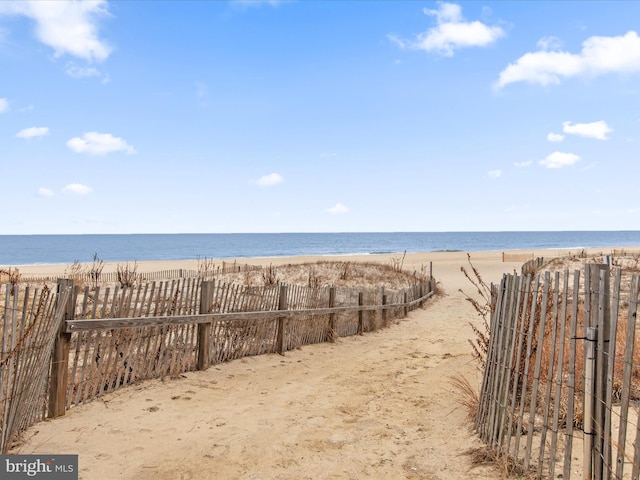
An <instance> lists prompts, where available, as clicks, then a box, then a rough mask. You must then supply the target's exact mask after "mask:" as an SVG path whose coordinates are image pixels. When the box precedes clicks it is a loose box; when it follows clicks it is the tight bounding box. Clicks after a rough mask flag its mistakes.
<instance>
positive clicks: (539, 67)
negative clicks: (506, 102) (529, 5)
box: [495, 31, 640, 88]
mask: <svg viewBox="0 0 640 480" xmlns="http://www.w3.org/2000/svg"><path fill="white" fill-rule="evenodd" d="M538 43H539V46H540V42H538ZM542 46H544V47H546V46H548V45H547V44H544V45H542ZM637 71H640V37H638V34H637V33H636V32H634V31H629V32H627V33H626V34H625V35H622V36H617V37H598V36H594V37H589V38H588V39H586V40H585V41H584V42H583V43H582V51H581V52H580V53H577V54H574V53H569V52H562V51H546V50H539V51H537V52H529V53H525V54H524V55H523V56H522V57H520V58H519V59H518V60H516V62H515V63H511V64H509V66H508V67H507V68H505V69H504V70H503V71H502V72H500V77H499V79H498V81H497V82H496V85H495V86H496V87H497V88H502V87H504V86H505V85H508V84H510V83H515V82H529V83H537V84H540V85H549V84H559V83H560V80H561V79H562V78H569V77H575V76H579V75H591V76H596V75H604V74H607V73H626V72H637Z"/></svg>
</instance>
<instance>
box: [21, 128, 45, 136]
mask: <svg viewBox="0 0 640 480" xmlns="http://www.w3.org/2000/svg"><path fill="white" fill-rule="evenodd" d="M45 135H49V128H48V127H30V128H24V129H22V130H20V131H19V132H18V133H16V137H18V138H34V137H43V136H45Z"/></svg>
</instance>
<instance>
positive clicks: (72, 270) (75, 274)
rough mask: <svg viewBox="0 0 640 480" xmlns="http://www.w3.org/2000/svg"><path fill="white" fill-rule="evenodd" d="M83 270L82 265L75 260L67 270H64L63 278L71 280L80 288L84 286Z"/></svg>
mask: <svg viewBox="0 0 640 480" xmlns="http://www.w3.org/2000/svg"><path fill="white" fill-rule="evenodd" d="M84 270H85V269H84V267H83V266H82V264H81V263H80V262H79V261H78V260H75V261H74V262H73V263H72V264H71V265H69V267H68V268H65V270H64V276H65V278H70V279H71V280H73V284H74V285H78V286H82V285H84V275H85V274H84Z"/></svg>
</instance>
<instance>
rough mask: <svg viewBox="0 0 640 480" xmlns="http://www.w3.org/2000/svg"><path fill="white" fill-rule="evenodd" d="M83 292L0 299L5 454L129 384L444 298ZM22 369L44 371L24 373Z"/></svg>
mask: <svg viewBox="0 0 640 480" xmlns="http://www.w3.org/2000/svg"><path fill="white" fill-rule="evenodd" d="M233 268H237V265H236V266H234V267H233ZM73 283H74V282H73V281H72V280H71V279H65V280H59V281H58V286H57V289H52V288H50V287H44V289H35V290H34V289H33V288H31V287H29V286H26V287H22V288H21V287H20V286H19V285H15V286H12V287H10V286H7V291H6V293H5V295H4V297H3V296H2V295H0V300H4V308H2V309H0V320H2V321H3V322H4V323H3V324H2V332H0V338H2V339H3V340H2V351H1V352H0V354H1V355H2V357H0V361H2V363H1V364H0V366H1V367H2V368H0V393H1V394H2V397H0V400H1V403H0V414H2V413H3V412H5V414H4V415H3V416H2V417H1V418H0V421H1V423H0V427H1V428H2V430H1V432H0V433H1V434H2V437H1V439H2V443H1V444H0V447H1V449H2V451H6V450H7V449H8V448H9V447H10V445H11V443H12V442H13V440H14V439H15V437H16V435H17V434H18V433H19V432H20V431H22V430H24V429H25V428H26V427H28V426H29V425H31V424H33V423H35V422H37V421H40V420H42V419H44V418H47V417H49V418H52V417H57V416H60V415H63V414H64V413H65V411H66V410H67V409H69V408H71V407H73V406H74V405H78V404H81V403H86V402H88V401H91V400H93V399H95V398H97V397H100V396H102V395H104V394H106V393H109V392H112V391H114V390H116V389H118V388H121V387H124V386H126V385H130V384H132V383H136V382H140V381H143V380H145V379H152V378H162V377H165V376H170V377H177V376H179V375H180V374H182V373H184V372H188V371H194V370H204V369H206V368H207V367H209V366H210V365H214V364H217V363H221V362H225V361H229V360H233V359H237V358H241V357H244V356H249V355H260V354H264V353H280V354H284V353H285V352H286V351H288V350H292V349H294V348H296V347H298V346H300V345H307V344H312V343H320V342H327V341H329V342H331V341H335V340H336V339H337V338H339V337H344V336H349V335H356V334H362V333H365V332H368V331H374V330H377V329H379V328H384V327H387V326H389V325H391V324H393V323H396V322H397V321H398V319H400V318H402V317H404V316H406V315H407V314H408V312H409V311H410V310H412V309H414V308H417V307H419V306H420V305H421V304H422V303H423V302H424V301H425V300H427V299H428V298H429V297H431V296H432V295H433V294H434V291H435V280H434V279H433V278H430V277H422V278H419V277H416V279H415V282H414V283H413V285H412V286H411V287H409V288H405V289H403V290H400V291H390V290H385V288H377V289H364V290H355V289H339V288H335V287H317V288H312V287H301V286H288V285H265V286H246V285H238V284H227V283H223V282H220V281H215V280H208V279H205V278H203V277H193V278H177V279H169V280H163V281H151V282H146V283H138V284H137V285H136V286H129V287H127V286H125V287H121V286H117V285H116V286H105V285H98V286H95V287H89V286H84V287H80V286H78V285H73ZM43 290H46V295H44V294H43ZM43 295H44V296H43ZM18 299H19V300H18ZM41 303H42V307H39V305H40V304H41ZM54 307H55V308H54ZM44 312H46V315H44ZM44 319H46V322H45V321H44ZM30 325H31V327H30ZM29 329H31V330H29ZM32 330H33V333H32V334H31V336H30V337H28V338H32V337H33V340H30V341H32V342H33V341H35V339H38V342H42V344H40V343H38V344H37V345H39V346H38V348H37V349H36V350H33V351H32V350H28V349H25V348H23V346H22V344H25V345H26V344H27V343H26V340H25V341H23V340H21V339H22V338H23V337H25V338H27V337H26V336H25V335H24V334H23V333H21V332H27V333H28V332H31V331H32ZM16 332H17V333H16ZM21 335H22V336H21ZM21 342H22V343H21ZM29 345H31V344H29ZM34 345H35V344H34ZM19 361H20V362H23V363H24V362H26V365H39V366H40V369H36V370H34V371H31V370H29V369H28V368H27V369H26V370H20V372H23V373H21V374H16V373H15V372H16V371H18V367H16V365H17V364H18V362H19ZM43 369H44V370H43ZM12 372H13V373H12ZM27 372H28V373H29V375H36V377H37V379H36V378H35V377H33V376H28V375H26V373H27ZM36 387H37V388H36ZM34 388H35V389H36V390H37V392H36V393H33V392H32V390H33V389H34ZM20 389H31V390H28V392H29V398H33V402H32V403H33V404H34V405H35V406H33V407H31V406H27V404H26V403H24V402H23V400H22V399H23V397H22V396H20V395H19V394H18V393H16V392H18V391H20ZM25 391H27V390H25ZM20 402H23V403H24V405H25V407H23V408H22V409H21V408H20V405H21V403H20ZM7 412H8V413H7Z"/></svg>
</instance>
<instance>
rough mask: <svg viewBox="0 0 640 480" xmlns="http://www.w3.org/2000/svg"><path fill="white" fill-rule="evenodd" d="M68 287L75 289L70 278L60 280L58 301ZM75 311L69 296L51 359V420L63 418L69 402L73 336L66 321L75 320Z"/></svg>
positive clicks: (73, 302) (73, 296)
mask: <svg viewBox="0 0 640 480" xmlns="http://www.w3.org/2000/svg"><path fill="white" fill-rule="evenodd" d="M68 287H71V288H73V280H72V279H70V278H59V279H58V288H57V293H58V296H57V299H56V301H59V299H60V295H61V294H62V292H64V291H65V289H67V288H68ZM74 311H75V295H73V293H72V294H71V295H69V297H68V299H67V304H66V305H65V309H64V314H63V318H62V322H61V323H60V329H59V330H58V335H57V338H56V343H55V346H54V347H53V356H52V357H51V381H50V383H49V409H48V410H49V411H48V415H49V418H56V417H61V416H62V415H64V412H65V406H66V400H67V383H68V382H69V345H70V343H71V334H70V333H66V331H65V329H66V320H73V317H74Z"/></svg>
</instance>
